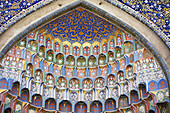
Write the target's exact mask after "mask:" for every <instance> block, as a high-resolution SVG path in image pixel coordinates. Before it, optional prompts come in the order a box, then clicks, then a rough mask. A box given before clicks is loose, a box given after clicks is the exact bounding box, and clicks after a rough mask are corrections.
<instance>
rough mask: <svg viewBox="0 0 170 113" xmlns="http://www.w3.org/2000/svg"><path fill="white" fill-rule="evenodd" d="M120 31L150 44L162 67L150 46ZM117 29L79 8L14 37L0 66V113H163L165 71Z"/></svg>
mask: <svg viewBox="0 0 170 113" xmlns="http://www.w3.org/2000/svg"><path fill="white" fill-rule="evenodd" d="M74 5H75V4H74ZM89 7H93V6H89ZM93 8H94V7H93ZM99 10H100V9H99ZM101 13H103V12H101ZM107 16H108V17H110V18H114V17H112V16H110V15H107ZM114 19H115V18H114ZM43 21H45V19H44V20H43ZM115 21H118V20H116V19H115ZM93 22H95V23H96V22H97V23H96V24H94V25H93ZM40 23H41V21H40ZM87 23H90V24H87ZM36 24H39V23H36ZM120 24H121V25H122V24H123V23H121V21H120ZM35 26H36V25H35ZM35 26H32V27H34V28H38V27H35ZM124 26H125V27H127V28H128V29H129V30H131V31H133V33H135V34H136V35H137V36H139V39H141V40H140V41H141V42H144V44H148V45H147V46H149V47H151V48H152V51H150V52H151V53H153V54H156V56H157V57H159V58H157V59H158V60H159V61H160V60H161V62H162V63H161V64H163V65H164V68H166V64H165V63H164V61H163V60H162V59H161V58H162V57H161V56H159V53H157V51H156V50H155V49H154V47H153V46H152V45H151V44H150V43H149V42H147V40H146V39H143V37H142V36H140V34H139V33H138V32H137V31H135V30H134V29H133V28H131V26H128V25H126V24H124ZM118 27H119V26H116V25H113V24H111V23H109V22H108V21H106V20H104V19H102V18H101V17H99V16H97V15H95V14H94V13H91V12H90V11H89V10H87V9H85V8H82V7H77V8H76V9H74V10H72V11H71V12H68V13H66V14H64V15H63V16H61V17H59V18H56V19H55V20H53V21H52V22H50V23H48V24H46V25H44V26H43V27H41V28H38V29H35V30H34V31H32V32H31V33H29V34H28V35H27V36H26V37H22V36H17V37H19V38H22V40H21V41H20V42H16V45H15V46H13V47H10V51H9V52H8V53H7V54H6V56H5V57H4V58H3V59H2V62H1V65H0V97H4V98H1V99H0V100H1V101H2V102H3V103H2V104H3V105H4V108H3V109H1V110H0V112H3V111H4V112H8V110H9V109H8V108H9V107H11V109H12V110H15V111H16V112H17V113H18V112H21V111H23V112H25V109H28V112H31V113H36V112H48V111H50V112H52V113H55V112H58V111H59V112H76V113H86V112H91V113H95V112H96V111H98V112H105V111H106V112H120V111H121V112H125V113H128V112H132V111H134V112H135V113H137V112H138V111H137V110H138V109H139V111H140V112H145V111H147V112H148V111H149V110H150V109H152V110H153V111H155V112H157V111H159V109H160V110H161V112H166V111H165V110H166V108H167V106H158V104H157V102H163V103H165V104H164V105H166V103H167V101H168V98H167V97H168V95H169V90H168V80H166V78H165V75H164V73H163V71H164V70H162V69H161V66H160V65H159V64H158V62H157V60H156V59H155V58H154V56H153V55H151V54H150V52H149V51H148V50H146V49H145V47H143V46H142V45H140V44H139V43H138V41H137V40H135V39H134V37H133V36H132V35H131V34H129V33H127V32H126V31H124V30H122V29H119V28H118ZM125 27H123V28H124V29H126V28H125ZM30 29H31V28H30ZM27 30H28V31H29V29H27ZM109 30H110V31H109ZM28 31H24V32H28ZM107 31H108V32H107ZM82 32H83V33H84V34H83V33H82ZM75 34H77V35H75ZM94 34H95V35H94ZM20 35H22V34H20ZM66 36H68V37H66ZM95 36H98V37H95ZM17 37H16V38H14V39H15V40H16V39H17ZM91 37H92V38H93V39H92V38H91ZM14 39H13V42H12V41H11V42H10V43H9V45H8V46H10V44H11V43H14V42H15V41H14ZM75 39H76V40H75ZM149 47H148V48H149ZM7 48H8V47H6V48H5V49H7ZM2 54H3V53H2V52H1V53H0V55H2ZM168 77H169V75H168ZM9 89H10V91H9ZM11 97H12V98H11ZM16 97H18V98H16ZM49 97H50V98H49ZM63 100H64V101H63ZM142 100H145V101H142ZM12 102H13V103H14V104H13V105H11V104H10V103H12ZM146 102H147V103H148V104H146ZM23 103H27V104H26V105H27V106H23V105H24V104H23ZM145 104H146V105H147V106H145ZM132 105H135V106H137V108H134V107H133V106H132ZM138 105H139V107H138ZM72 108H74V109H72ZM148 108H149V109H148Z"/></svg>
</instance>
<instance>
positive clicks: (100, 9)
mask: <svg viewBox="0 0 170 113" xmlns="http://www.w3.org/2000/svg"><path fill="white" fill-rule="evenodd" d="M99 2H100V1H93V0H86V1H77V0H67V1H55V2H53V4H49V5H47V6H45V7H43V8H42V9H39V10H37V11H35V12H33V13H31V14H30V15H28V16H26V17H25V18H23V19H21V20H20V21H19V22H18V23H16V24H15V25H13V26H12V27H10V28H9V29H8V30H7V31H6V32H5V33H3V34H2V35H1V37H0V40H1V42H0V50H1V51H0V59H2V58H3V56H4V55H5V54H6V53H7V52H8V50H9V49H10V48H11V47H12V46H13V45H15V44H16V43H17V42H18V41H19V40H21V39H22V38H23V37H24V36H26V35H27V34H28V33H30V32H31V31H33V30H34V29H35V28H38V27H40V26H41V25H43V24H44V23H46V22H48V21H50V20H52V19H53V18H55V17H58V16H60V15H62V14H64V13H65V12H67V11H69V10H72V9H74V8H76V7H78V6H82V7H84V8H87V9H89V10H91V11H93V12H95V13H97V14H98V15H100V16H102V17H104V18H106V19H107V20H109V21H111V22H113V23H115V24H117V25H118V26H120V27H121V28H122V29H124V30H125V31H128V32H129V33H131V34H132V35H133V36H134V37H136V38H137V39H138V40H139V41H140V42H141V43H142V44H143V45H144V46H145V47H146V48H147V49H148V50H149V51H150V52H151V53H152V54H153V55H154V57H155V58H156V59H157V61H158V62H159V64H160V66H161V67H162V69H163V72H164V74H165V76H166V78H167V81H168V86H169V84H170V82H169V81H170V72H169V68H170V57H169V56H170V51H169V49H168V47H167V46H166V45H165V44H164V43H163V41H162V40H161V39H160V38H159V37H158V36H157V35H156V34H155V33H154V32H153V31H152V30H151V29H149V28H148V27H147V26H146V25H144V24H143V23H141V22H140V21H138V20H137V19H135V18H134V17H132V16H131V15H129V14H127V13H126V12H124V11H122V10H121V9H119V8H117V7H115V6H113V5H111V4H109V3H107V2H105V1H103V3H102V4H99ZM58 4H62V5H58ZM169 87H170V86H169Z"/></svg>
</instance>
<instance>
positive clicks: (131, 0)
mask: <svg viewBox="0 0 170 113" xmlns="http://www.w3.org/2000/svg"><path fill="white" fill-rule="evenodd" d="M51 1H53V0H43V1H42V0H13V1H6V0H2V1H0V9H1V11H0V15H1V17H0V21H1V23H0V33H2V32H4V31H5V30H6V29H7V28H9V27H10V26H11V25H12V24H14V23H15V22H16V21H18V20H20V19H21V18H23V17H24V16H26V15H27V14H29V13H31V12H33V11H34V10H37V9H38V8H40V7H42V6H44V5H46V4H48V3H50V2H51ZM107 1H108V2H111V3H112V4H114V5H116V6H118V7H119V8H121V9H123V10H125V11H126V12H128V13H130V14H131V15H134V16H135V17H136V18H137V19H139V20H140V21H142V22H143V23H145V24H146V25H148V26H149V27H150V28H151V29H153V30H154V31H155V32H156V33H157V34H158V35H159V36H160V38H161V39H162V40H163V41H164V42H165V43H166V44H167V46H168V47H170V44H169V43H170V39H169V38H170V34H169V33H170V24H169V19H168V15H169V7H170V4H169V0H138V1H136V0H118V1H116V0H107ZM131 9H133V10H134V11H133V12H132V11H131ZM138 13H139V14H141V15H142V16H140V15H139V16H137V15H138ZM143 16H144V17H145V18H143ZM142 18H143V19H142ZM146 19H148V20H150V21H151V22H153V23H150V22H148V21H147V20H146ZM154 25H156V26H154ZM162 32H163V33H165V34H162Z"/></svg>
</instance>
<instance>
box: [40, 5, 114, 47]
mask: <svg viewBox="0 0 170 113" xmlns="http://www.w3.org/2000/svg"><path fill="white" fill-rule="evenodd" d="M42 29H46V30H47V31H46V33H47V34H52V35H53V37H54V38H60V39H61V40H63V41H68V40H69V41H70V42H72V43H73V42H77V41H78V42H79V43H81V44H82V43H84V42H90V43H93V42H94V41H101V40H102V39H103V38H107V37H108V35H109V34H113V33H114V31H115V30H116V27H115V26H114V25H113V24H111V23H109V22H108V21H106V20H104V19H102V18H100V17H98V16H96V15H95V14H93V13H91V12H89V11H87V10H84V9H83V8H79V9H76V10H73V11H71V12H69V13H68V14H67V15H63V16H61V17H60V18H58V19H56V20H54V21H52V22H50V23H49V24H47V25H45V26H44V27H42Z"/></svg>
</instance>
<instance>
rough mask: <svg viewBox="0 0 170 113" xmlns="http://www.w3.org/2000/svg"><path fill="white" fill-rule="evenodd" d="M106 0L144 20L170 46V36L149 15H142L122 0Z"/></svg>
mask: <svg viewBox="0 0 170 113" xmlns="http://www.w3.org/2000/svg"><path fill="white" fill-rule="evenodd" d="M106 1H107V2H109V3H111V4H113V5H115V6H117V7H118V8H120V9H122V10H124V11H126V12H127V13H129V14H130V15H132V16H134V17H135V18H136V19H138V20H140V21H141V22H143V23H144V24H145V25H147V26H148V27H149V28H151V29H152V30H153V31H154V32H155V33H156V34H157V35H158V36H159V37H160V38H161V39H162V40H163V41H164V42H165V44H166V45H167V46H168V47H169V48H170V38H168V36H167V35H166V34H165V33H164V32H162V30H161V29H160V28H159V27H158V25H156V24H155V23H153V22H152V21H151V20H149V19H148V18H147V17H145V15H142V14H141V13H140V12H138V11H135V10H134V9H132V8H130V7H129V6H127V5H125V4H123V3H122V2H119V1H120V0H106Z"/></svg>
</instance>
